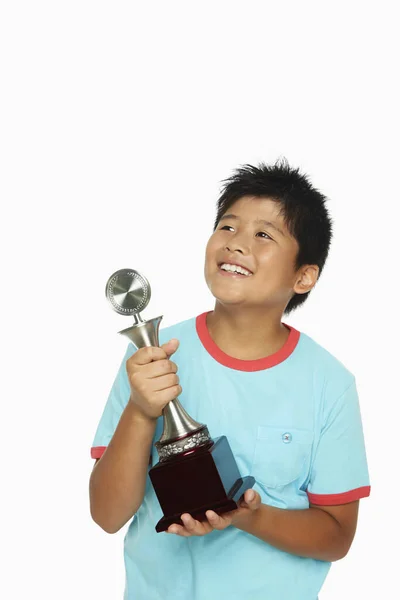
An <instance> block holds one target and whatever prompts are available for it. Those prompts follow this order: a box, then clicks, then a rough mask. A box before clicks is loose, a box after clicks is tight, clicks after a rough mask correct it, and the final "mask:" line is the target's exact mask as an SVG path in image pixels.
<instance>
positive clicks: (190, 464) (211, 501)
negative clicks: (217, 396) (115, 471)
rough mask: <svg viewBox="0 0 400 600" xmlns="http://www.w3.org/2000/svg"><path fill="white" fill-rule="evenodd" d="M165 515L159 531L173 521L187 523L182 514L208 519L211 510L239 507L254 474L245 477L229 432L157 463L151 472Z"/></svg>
mask: <svg viewBox="0 0 400 600" xmlns="http://www.w3.org/2000/svg"><path fill="white" fill-rule="evenodd" d="M149 475H150V479H151V482H152V484H153V487H154V491H155V493H156V495H157V498H158V501H159V503H160V506H161V509H162V511H163V513H164V516H163V518H162V519H160V521H159V522H158V523H157V525H156V531H157V532H161V531H166V530H167V529H168V527H169V526H170V525H172V523H178V524H179V525H183V522H182V521H181V515H182V514H183V513H189V514H191V515H192V517H193V518H195V519H197V520H199V521H201V520H205V519H206V516H205V513H206V511H207V510H213V511H215V512H216V513H218V514H222V513H224V512H228V511H231V510H235V509H237V508H238V502H239V500H240V498H241V497H242V496H243V494H244V492H245V491H246V490H248V489H250V488H251V487H253V485H254V483H255V479H254V477H251V476H247V477H243V478H242V477H241V476H240V473H239V469H238V467H237V464H236V461H235V458H234V456H233V454H232V450H231V448H230V446H229V443H228V440H227V438H226V436H224V435H223V436H221V437H219V438H216V439H215V441H214V442H209V443H208V444H205V445H204V446H200V447H199V448H197V449H195V450H192V451H191V452H188V453H185V454H184V455H180V456H177V457H173V458H170V459H167V460H165V461H163V462H159V463H157V464H156V465H155V466H154V467H152V468H151V469H150V472H149Z"/></svg>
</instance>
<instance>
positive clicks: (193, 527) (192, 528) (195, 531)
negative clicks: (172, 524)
mask: <svg viewBox="0 0 400 600" xmlns="http://www.w3.org/2000/svg"><path fill="white" fill-rule="evenodd" d="M181 519H182V522H183V524H184V526H185V528H186V530H187V531H188V532H189V533H190V534H191V535H204V534H205V533H209V531H208V530H206V528H205V526H204V523H201V522H200V521H197V520H196V519H193V517H192V515H190V514H189V513H184V514H183V515H182V516H181ZM207 529H208V528H207Z"/></svg>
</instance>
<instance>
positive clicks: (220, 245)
mask: <svg viewBox="0 0 400 600" xmlns="http://www.w3.org/2000/svg"><path fill="white" fill-rule="evenodd" d="M279 210H280V205H279V204H278V203H277V202H274V201H273V200H270V199H268V198H254V197H252V196H244V197H243V198H240V199H239V200H237V201H236V202H235V203H234V204H233V205H232V206H231V207H230V208H229V209H228V210H227V212H226V213H225V215H223V216H222V217H221V219H220V221H219V223H218V225H217V228H216V230H215V232H214V233H213V234H212V235H211V237H210V239H209V241H208V243H207V247H206V256H205V268H204V275H205V279H206V282H207V285H208V287H209V289H210V291H211V293H212V294H213V296H214V297H215V298H216V299H217V300H218V301H219V302H221V303H222V304H229V305H233V304H236V305H241V306H245V307H249V308H250V307H253V308H267V307H269V308H276V309H278V310H282V311H283V310H284V309H285V307H286V305H287V303H288V302H289V300H290V298H291V297H292V296H293V293H294V291H296V292H297V293H302V291H308V290H309V289H311V288H312V286H313V284H314V283H315V280H316V278H317V273H318V270H316V271H315V269H314V277H313V276H312V274H311V279H312V280H313V281H311V279H310V273H308V275H305V276H306V280H307V281H306V283H307V282H308V284H309V286H308V288H307V289H303V287H304V283H305V282H304V273H303V271H304V268H303V269H299V270H298V271H296V270H295V261H296V257H297V253H298V250H299V246H298V243H297V241H296V240H295V239H294V238H293V237H292V236H291V235H290V233H289V231H288V229H287V227H286V225H285V223H284V219H283V216H282V215H279ZM262 221H264V222H262ZM223 263H235V264H239V265H241V266H242V267H244V268H245V269H247V270H248V271H251V273H252V274H251V275H241V274H238V273H231V272H227V271H225V270H222V269H221V268H220V266H221V264H223ZM316 269H318V268H317V267H316ZM307 277H308V279H307ZM300 280H302V284H300V287H298V286H299V281H300ZM302 286H303V287H302ZM306 287H307V286H306Z"/></svg>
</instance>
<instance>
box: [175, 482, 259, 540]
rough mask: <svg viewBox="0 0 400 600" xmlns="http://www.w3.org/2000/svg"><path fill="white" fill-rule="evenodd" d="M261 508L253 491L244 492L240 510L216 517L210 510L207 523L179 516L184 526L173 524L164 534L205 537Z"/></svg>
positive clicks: (256, 493)
mask: <svg viewBox="0 0 400 600" xmlns="http://www.w3.org/2000/svg"><path fill="white" fill-rule="evenodd" d="M260 506H261V496H260V494H259V493H258V492H255V491H254V490H246V492H245V493H244V499H243V500H242V501H241V503H240V508H238V509H236V510H232V511H230V512H227V513H224V514H223V515H217V513H215V512H214V511H212V510H208V511H207V512H206V517H207V521H196V519H193V517H191V516H190V515H189V514H188V513H185V514H183V515H181V519H182V521H183V522H184V524H185V526H184V527H182V525H178V524H176V523H174V524H173V525H170V526H169V527H168V530H167V532H166V533H175V534H176V535H180V536H182V537H190V536H191V535H206V534H207V533H211V531H214V529H219V530H222V529H226V528H227V527H229V526H230V525H233V526H235V523H238V522H239V521H240V520H241V519H243V518H244V519H245V518H246V517H248V516H250V515H251V514H252V513H254V511H256V510H257V509H258V508H259V507H260Z"/></svg>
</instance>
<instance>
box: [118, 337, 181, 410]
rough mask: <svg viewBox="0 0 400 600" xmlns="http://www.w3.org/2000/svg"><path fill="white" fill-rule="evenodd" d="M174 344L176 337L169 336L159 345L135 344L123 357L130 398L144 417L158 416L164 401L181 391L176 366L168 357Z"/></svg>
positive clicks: (173, 350)
mask: <svg viewBox="0 0 400 600" xmlns="http://www.w3.org/2000/svg"><path fill="white" fill-rule="evenodd" d="M178 346H179V341H178V340H176V339H172V340H170V341H169V342H167V343H166V344H163V345H162V346H161V347H160V348H156V347H154V346H147V347H145V348H139V350H137V351H136V352H135V354H133V356H131V358H129V359H128V360H127V361H126V370H127V373H128V380H129V384H130V387H131V397H130V401H131V402H133V404H134V405H135V406H136V407H137V408H138V410H139V412H140V413H142V414H143V416H145V417H147V418H148V419H158V417H160V416H161V415H162V411H163V408H164V407H165V406H166V405H167V404H168V402H170V401H171V400H173V399H174V398H176V397H177V396H178V395H179V394H180V393H181V392H182V388H181V386H180V385H179V377H178V375H177V374H176V372H177V371H178V367H177V365H176V364H175V363H174V362H172V361H171V360H169V357H170V356H171V355H172V354H173V353H174V352H176V350H177V349H178Z"/></svg>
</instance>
